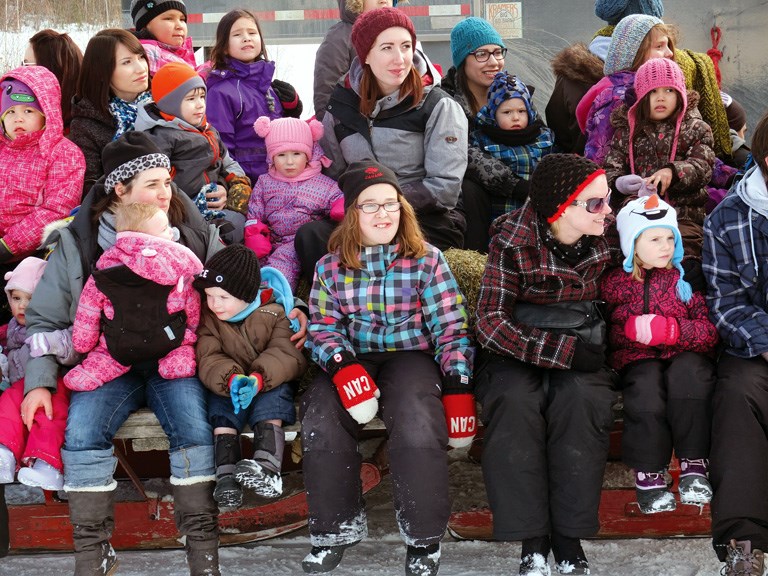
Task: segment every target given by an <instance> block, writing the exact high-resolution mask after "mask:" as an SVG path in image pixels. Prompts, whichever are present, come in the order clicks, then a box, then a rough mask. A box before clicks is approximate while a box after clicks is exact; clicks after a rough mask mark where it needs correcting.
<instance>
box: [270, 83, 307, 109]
mask: <svg viewBox="0 0 768 576" xmlns="http://www.w3.org/2000/svg"><path fill="white" fill-rule="evenodd" d="M272 90H274V91H275V94H277V99H278V100H280V104H281V105H282V107H283V116H287V117H289V118H299V117H300V116H301V113H302V112H303V111H304V105H303V104H302V103H301V100H299V95H298V94H297V93H296V89H295V88H294V87H293V86H291V85H290V84H288V82H283V81H282V80H272Z"/></svg>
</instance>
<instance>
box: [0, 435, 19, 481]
mask: <svg viewBox="0 0 768 576" xmlns="http://www.w3.org/2000/svg"><path fill="white" fill-rule="evenodd" d="M15 475H16V458H15V457H14V456H13V452H11V451H10V450H9V449H8V448H7V447H6V446H3V445H2V444H0V484H10V483H11V482H13V477H14V476H15Z"/></svg>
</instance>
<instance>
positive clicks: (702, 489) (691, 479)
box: [678, 458, 712, 506]
mask: <svg viewBox="0 0 768 576" xmlns="http://www.w3.org/2000/svg"><path fill="white" fill-rule="evenodd" d="M708 468H709V460H707V459H706V458H697V459H695V460H692V459H688V458H680V483H679V485H678V492H679V493H680V503H681V504H695V505H697V506H701V505H702V504H709V502H710V501H711V500H712V485H711V484H710V483H709V474H708Z"/></svg>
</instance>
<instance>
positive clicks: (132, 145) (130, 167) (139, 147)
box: [101, 130, 171, 194]
mask: <svg viewBox="0 0 768 576" xmlns="http://www.w3.org/2000/svg"><path fill="white" fill-rule="evenodd" d="M101 164H102V166H103V167H104V176H105V177H104V191H105V193H107V194H109V193H110V192H111V191H112V190H113V189H114V188H115V185H116V184H117V183H118V182H125V181H126V180H128V179H129V178H132V177H133V176H135V175H136V174H138V173H139V172H143V171H144V170H149V169H150V168H167V169H168V170H170V169H171V161H170V160H169V159H168V156H166V155H165V154H163V153H162V152H160V149H159V148H158V147H157V144H155V142H154V140H152V138H151V137H150V136H149V135H148V134H147V133H146V132H137V131H135V130H131V131H130V132H126V133H125V134H123V135H122V136H120V138H118V139H117V140H113V141H112V142H109V143H107V145H106V146H104V150H102V152H101Z"/></svg>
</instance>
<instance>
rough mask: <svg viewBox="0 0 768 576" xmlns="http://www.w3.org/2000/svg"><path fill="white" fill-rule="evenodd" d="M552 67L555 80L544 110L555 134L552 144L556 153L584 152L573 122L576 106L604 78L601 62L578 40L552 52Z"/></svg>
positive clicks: (579, 132) (576, 126) (582, 138)
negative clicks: (553, 54) (553, 53)
mask: <svg viewBox="0 0 768 576" xmlns="http://www.w3.org/2000/svg"><path fill="white" fill-rule="evenodd" d="M552 70H553V71H554V73H555V77H556V80H555V87H554V89H553V90H552V96H550V98H549V102H547V108H546V110H545V111H544V112H545V116H546V119H547V126H549V127H550V128H551V129H552V131H553V132H554V133H555V147H556V149H557V150H558V151H559V152H572V153H574V154H583V153H584V143H585V140H586V137H585V136H584V134H582V132H581V130H580V129H579V123H578V122H577V121H576V106H577V105H578V103H579V101H580V100H581V99H582V98H583V97H584V94H586V93H587V91H588V90H589V89H590V88H591V87H592V86H593V85H594V84H596V83H597V82H599V81H600V79H601V78H602V77H603V61H602V60H600V58H598V57H597V56H595V55H594V54H592V53H591V52H590V51H589V48H587V46H586V45H585V44H582V43H577V44H573V45H572V46H568V47H567V48H564V49H563V50H561V51H560V52H558V53H557V54H556V55H555V57H554V58H553V59H552Z"/></svg>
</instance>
